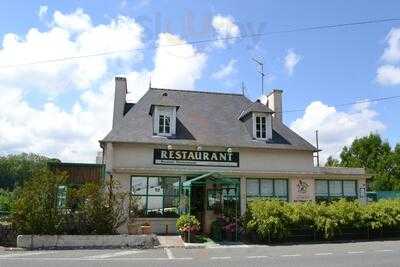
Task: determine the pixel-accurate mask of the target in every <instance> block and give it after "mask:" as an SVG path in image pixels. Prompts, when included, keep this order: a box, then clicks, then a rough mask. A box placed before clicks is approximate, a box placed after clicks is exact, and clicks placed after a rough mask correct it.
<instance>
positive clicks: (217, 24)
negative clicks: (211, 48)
mask: <svg viewBox="0 0 400 267" xmlns="http://www.w3.org/2000/svg"><path fill="white" fill-rule="evenodd" d="M211 24H212V26H213V28H214V30H215V32H216V33H217V38H221V39H223V38H232V39H227V40H218V41H215V42H214V45H215V46H216V47H218V48H225V46H226V43H230V44H233V43H234V42H235V41H236V40H235V38H234V37H238V36H239V35H240V29H239V27H238V26H237V25H236V24H235V20H234V18H233V17H232V16H223V15H220V14H218V15H215V16H214V17H213V19H212V22H211Z"/></svg>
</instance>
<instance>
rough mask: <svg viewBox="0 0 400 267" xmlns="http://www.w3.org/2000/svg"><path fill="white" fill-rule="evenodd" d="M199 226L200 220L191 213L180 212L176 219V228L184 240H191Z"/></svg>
mask: <svg viewBox="0 0 400 267" xmlns="http://www.w3.org/2000/svg"><path fill="white" fill-rule="evenodd" d="M199 228H200V222H199V220H197V218H196V217H195V216H193V215H189V214H182V215H181V216H180V217H179V218H178V220H177V221H176V229H178V231H179V233H180V234H181V236H182V238H183V241H184V242H193V241H194V240H195V239H196V233H197V231H198V230H199Z"/></svg>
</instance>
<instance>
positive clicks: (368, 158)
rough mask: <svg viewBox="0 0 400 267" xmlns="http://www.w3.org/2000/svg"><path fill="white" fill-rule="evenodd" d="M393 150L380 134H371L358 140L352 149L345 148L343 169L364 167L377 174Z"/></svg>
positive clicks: (354, 142) (342, 161)
mask: <svg viewBox="0 0 400 267" xmlns="http://www.w3.org/2000/svg"><path fill="white" fill-rule="evenodd" d="M390 153H391V149H390V145H389V143H387V142H383V141H382V139H381V137H380V136H379V134H370V135H369V136H365V137H362V138H356V139H355V140H354V141H353V143H352V144H351V146H350V147H347V146H345V147H344V148H343V150H342V153H340V158H341V163H340V165H341V166H343V167H362V168H365V169H366V170H367V171H368V172H370V173H371V172H375V171H377V170H378V169H379V168H380V167H382V166H379V165H380V164H381V163H382V162H383V161H384V160H387V157H389V156H390Z"/></svg>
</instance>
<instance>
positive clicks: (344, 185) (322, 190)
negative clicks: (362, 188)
mask: <svg viewBox="0 0 400 267" xmlns="http://www.w3.org/2000/svg"><path fill="white" fill-rule="evenodd" d="M340 198H347V199H356V198H357V181H356V180H315V199H316V200H317V201H325V200H335V199H340Z"/></svg>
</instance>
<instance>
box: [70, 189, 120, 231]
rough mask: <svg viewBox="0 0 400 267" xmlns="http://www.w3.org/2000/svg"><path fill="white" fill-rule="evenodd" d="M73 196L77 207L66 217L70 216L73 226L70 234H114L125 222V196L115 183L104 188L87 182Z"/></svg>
mask: <svg viewBox="0 0 400 267" xmlns="http://www.w3.org/2000/svg"><path fill="white" fill-rule="evenodd" d="M73 194H74V195H75V198H77V199H75V202H76V203H78V206H77V208H76V210H75V211H74V212H71V213H69V214H68V215H67V217H70V216H71V215H72V221H73V223H74V225H75V229H72V231H71V232H70V234H77V233H82V234H83V233H89V234H115V233H116V231H117V229H118V227H119V226H121V225H122V224H123V223H124V222H125V221H126V220H127V217H128V215H127V214H126V213H125V212H124V209H125V208H124V207H125V200H126V197H127V196H126V195H127V194H126V193H122V192H121V191H120V190H119V186H118V185H117V184H116V183H115V182H113V184H106V185H105V186H102V185H101V184H99V183H95V182H89V183H86V184H84V185H83V186H82V187H81V188H79V189H76V191H75V192H73ZM72 200H74V199H72ZM70 220H71V219H70Z"/></svg>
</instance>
